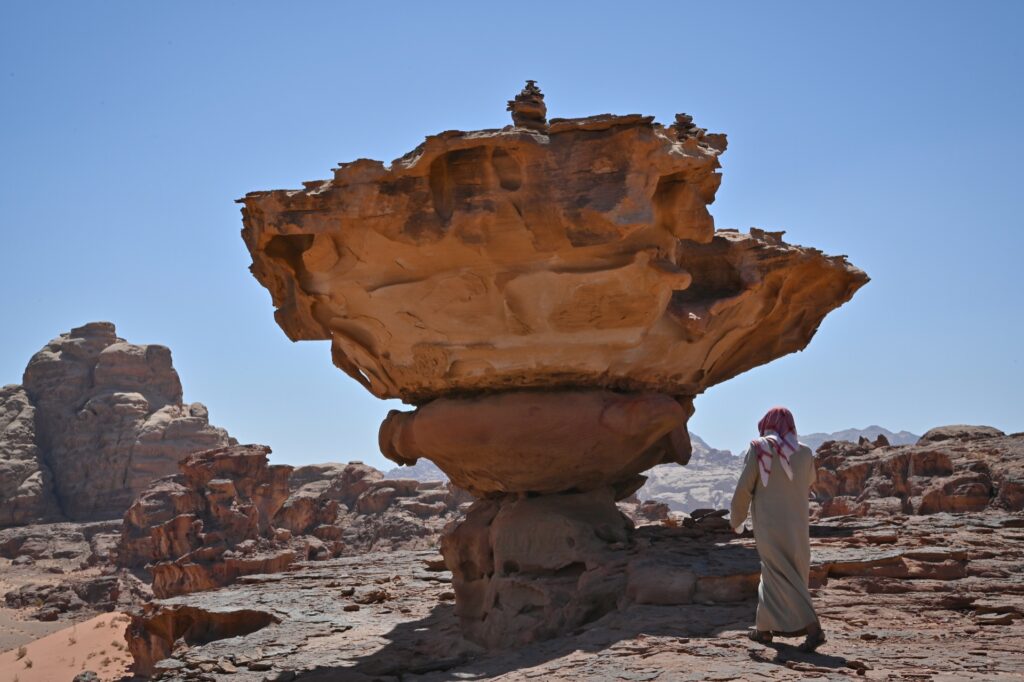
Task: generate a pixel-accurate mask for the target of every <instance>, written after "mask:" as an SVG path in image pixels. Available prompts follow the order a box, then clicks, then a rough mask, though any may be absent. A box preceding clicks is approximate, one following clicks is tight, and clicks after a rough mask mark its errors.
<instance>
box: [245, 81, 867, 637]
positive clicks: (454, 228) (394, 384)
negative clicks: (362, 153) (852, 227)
mask: <svg viewBox="0 0 1024 682" xmlns="http://www.w3.org/2000/svg"><path fill="white" fill-rule="evenodd" d="M508 108H509V111H511V112H512V123H513V124H512V125H509V126H506V127H504V128H502V129H493V130H480V131H472V132H462V131H447V132H444V133H441V134H439V135H432V136H430V137H428V138H427V139H426V140H425V141H424V142H423V144H421V145H419V146H418V147H417V148H416V149H414V150H413V151H411V152H409V153H408V154H406V155H405V156H403V157H401V158H399V159H396V160H395V161H394V162H393V163H392V164H391V165H390V166H385V165H384V164H383V163H381V162H379V161H372V160H367V159H360V160H358V161H354V162H351V163H343V164H341V165H340V166H339V167H338V168H336V169H335V170H334V174H333V177H332V178H331V179H329V180H319V181H311V182H307V183H304V189H302V190H274V191H262V192H252V193H250V194H248V195H246V196H245V198H244V199H242V200H241V203H242V204H243V209H242V215H243V222H244V229H243V230H242V237H243V239H244V240H245V243H246V246H247V247H248V248H249V251H250V253H251V254H252V258H253V265H252V268H251V270H252V273H253V275H254V276H255V277H256V278H257V279H258V280H259V281H260V283H261V284H263V285H264V286H265V287H266V288H267V289H268V290H269V291H270V294H271V297H272V299H273V303H274V306H275V307H276V308H277V312H276V314H275V319H276V320H277V322H278V324H279V325H280V326H281V328H282V329H283V330H284V331H285V332H286V333H287V334H288V336H289V337H290V338H291V339H292V340H296V341H297V340H302V339H329V340H330V341H331V348H332V357H333V360H334V364H335V365H337V366H338V367H339V368H340V369H342V370H343V371H345V372H346V373H347V374H349V376H351V377H352V378H353V379H355V380H356V381H358V382H359V383H360V384H362V385H363V386H364V387H366V389H367V390H369V391H370V392H371V393H373V394H374V395H376V396H378V397H380V398H401V399H402V400H403V401H405V402H406V403H409V404H412V405H414V406H416V409H415V411H412V412H397V411H395V412H392V413H391V414H389V416H388V418H387V419H386V420H385V422H384V424H383V425H382V427H381V431H380V444H381V450H382V452H383V453H384V454H385V455H386V456H387V457H389V458H391V459H393V460H394V461H396V462H398V463H399V464H405V465H412V464H415V462H416V461H417V459H419V458H421V457H424V458H427V459H429V460H431V461H433V462H434V463H435V464H436V465H437V466H438V467H440V468H441V469H442V470H443V471H444V472H445V473H446V474H447V475H448V476H449V477H450V478H451V480H452V481H453V482H454V483H455V484H456V485H458V486H460V487H463V488H465V489H467V490H469V491H470V492H472V493H473V494H474V495H477V496H478V497H480V498H482V499H481V501H480V502H479V503H478V504H477V505H476V506H474V508H473V510H472V511H471V513H470V515H469V517H468V518H467V520H466V521H465V522H464V523H463V524H462V525H460V526H459V527H458V528H456V529H454V530H453V531H452V532H451V534H449V535H448V537H447V538H446V539H445V541H444V547H445V557H446V561H447V562H448V564H449V566H451V567H452V570H453V572H454V573H455V574H456V578H457V587H456V600H457V606H458V609H459V612H460V616H461V618H462V622H463V624H464V625H465V629H466V633H467V635H469V636H470V637H472V638H473V639H476V640H478V641H481V642H484V643H487V644H489V645H507V644H510V643H514V642H516V641H522V638H523V637H529V638H534V637H542V636H547V635H550V634H554V633H556V632H561V631H563V630H565V629H566V628H571V627H574V626H575V625H577V624H579V623H580V622H583V621H585V620H586V619H588V618H590V617H592V616H594V614H599V613H601V612H603V610H604V609H606V606H605V604H606V603H607V600H608V599H611V596H612V595H613V593H614V592H615V589H618V588H617V587H615V586H613V585H611V584H610V583H607V582H606V581H605V579H604V578H603V577H602V576H603V575H604V570H603V569H602V566H606V565H608V564H609V562H614V561H615V559H614V556H616V554H615V552H614V550H611V549H610V547H612V546H613V545H615V544H616V543H623V542H625V540H626V536H627V531H628V524H625V523H624V522H623V520H622V518H621V515H619V514H618V512H617V511H616V510H615V507H614V501H615V499H617V498H622V497H626V496H628V495H629V494H631V493H632V492H634V491H635V490H636V489H637V488H638V487H639V486H640V485H641V484H642V483H643V477H642V476H641V475H640V474H641V473H642V472H643V471H645V470H646V469H649V468H650V467H653V466H655V465H657V464H660V463H666V462H675V463H680V464H682V463H685V462H686V461H687V460H688V458H689V455H690V442H689V438H688V435H687V431H686V421H687V419H688V418H689V416H690V415H691V413H692V411H693V398H694V397H695V396H696V395H698V394H700V393H701V392H703V391H704V390H706V389H707V388H708V387H710V386H713V385H715V384H717V383H720V382H722V381H725V380H727V379H729V378H731V377H733V376H736V375H737V374H739V373H741V372H744V371H746V370H748V369H751V368H753V367H756V366H758V365H761V364H764V363H766V362H769V361H771V360H773V359H775V358H777V357H780V356H782V355H786V354H787V353H792V352H795V351H798V350H801V349H803V348H804V347H805V346H806V345H807V343H809V342H810V339H811V337H812V336H813V335H814V333H815V331H816V330H817V328H818V325H819V324H820V323H821V321H822V319H823V318H824V317H825V315H826V314H828V312H830V311H831V310H833V309H834V308H836V307H838V306H840V305H842V304H843V303H844V302H846V301H848V300H849V299H850V298H851V297H852V296H853V294H854V292H856V290H857V289H858V288H860V287H861V286H863V285H864V284H865V283H866V282H867V281H868V278H867V276H866V275H865V274H864V273H863V272H862V271H860V270H858V269H857V268H855V267H853V266H852V265H850V264H849V263H848V262H847V261H846V259H845V257H831V256H826V255H824V254H822V253H821V252H820V251H817V250H815V249H811V248H805V247H800V246H794V245H791V244H787V243H786V242H785V241H783V239H782V234H783V233H781V232H768V231H764V230H759V229H756V228H751V230H750V232H749V233H748V234H743V233H740V232H737V231H734V230H719V231H717V232H716V230H715V224H714V219H713V218H712V217H711V214H710V213H709V212H708V210H707V206H708V205H709V204H710V203H711V202H712V201H714V197H715V192H716V191H717V189H718V186H719V183H720V181H721V176H720V174H719V173H718V172H717V169H718V168H719V167H720V164H719V156H720V155H721V154H722V153H723V152H724V151H725V149H726V139H725V136H724V135H720V134H713V133H708V132H706V131H705V130H704V129H702V128H699V127H697V126H696V125H695V124H694V123H693V118H692V117H691V116H688V115H685V114H680V115H679V116H677V117H676V121H675V124H674V125H672V126H669V127H666V126H663V125H661V124H660V123H657V122H655V121H654V119H653V118H652V117H650V116H641V115H639V114H629V115H625V116H616V115H610V114H604V115H599V116H590V117H586V118H578V119H560V118H551V119H548V118H547V105H546V104H545V102H544V95H543V94H542V92H541V90H540V88H539V87H537V85H536V83H534V82H532V81H530V82H528V83H527V85H526V87H525V88H524V89H523V91H522V92H520V93H519V95H517V96H516V97H515V98H514V99H513V100H511V101H510V102H509V103H508ZM524 633H525V634H524Z"/></svg>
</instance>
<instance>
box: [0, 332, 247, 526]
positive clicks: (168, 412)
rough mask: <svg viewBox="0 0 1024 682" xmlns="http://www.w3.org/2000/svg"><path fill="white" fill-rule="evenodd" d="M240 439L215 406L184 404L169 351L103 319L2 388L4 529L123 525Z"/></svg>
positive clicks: (0, 519) (55, 344)
mask: <svg viewBox="0 0 1024 682" xmlns="http://www.w3.org/2000/svg"><path fill="white" fill-rule="evenodd" d="M230 442H233V441H232V440H231V438H230V437H229V436H228V434H227V432H225V431H224V429H220V428H216V427H213V426H211V425H210V423H209V419H208V415H207V410H206V407H204V406H203V405H202V404H200V403H192V404H185V403H183V402H182V392H181V382H180V380H179V379H178V373H177V372H175V371H174V367H173V366H172V365H171V352H170V350H168V349H167V348H166V347H164V346H158V345H135V344H130V343H127V342H126V341H125V340H124V339H121V338H118V336H117V334H116V330H115V329H114V325H113V324H111V323H109V322H93V323H90V324H87V325H84V326H82V327H78V328H75V329H72V330H71V331H70V332H68V333H66V334H61V335H60V336H58V337H57V338H56V339H54V340H52V341H50V342H49V343H48V344H47V345H46V346H45V347H44V348H43V349H42V350H40V351H39V352H38V353H36V354H35V355H34V356H32V359H31V360H30V361H29V363H28V367H27V368H26V369H25V376H24V380H23V386H21V387H18V386H7V387H4V388H3V389H0V526H2V525H19V524H24V523H29V522H39V521H51V520H55V519H61V518H65V519H68V520H72V521H87V520H96V519H109V518H117V517H119V516H120V515H122V514H123V513H124V510H125V509H127V508H128V506H129V505H130V504H131V501H132V499H133V498H134V497H135V495H137V494H138V493H139V492H140V491H141V490H142V489H143V488H145V487H146V485H148V484H149V482H150V481H152V480H153V479H155V478H159V477H160V476H166V475H168V474H171V473H173V472H174V471H175V470H176V469H177V464H178V461H179V460H181V459H182V458H184V457H185V456H186V455H188V454H190V453H192V452H195V451H197V450H203V449H207V448H211V447H218V446H223V445H227V444H229V443H230Z"/></svg>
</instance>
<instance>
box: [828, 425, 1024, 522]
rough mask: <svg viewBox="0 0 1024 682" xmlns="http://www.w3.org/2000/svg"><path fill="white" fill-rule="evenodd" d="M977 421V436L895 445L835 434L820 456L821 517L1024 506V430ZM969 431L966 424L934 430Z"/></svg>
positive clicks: (949, 431) (922, 439)
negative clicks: (1007, 432) (836, 438)
mask: <svg viewBox="0 0 1024 682" xmlns="http://www.w3.org/2000/svg"><path fill="white" fill-rule="evenodd" d="M972 428H973V431H972V433H973V435H970V436H966V437H965V436H950V437H943V438H936V439H930V438H927V436H928V434H925V436H924V437H922V438H921V440H920V441H919V443H918V444H917V445H903V446H889V445H888V444H887V443H885V442H884V441H882V440H879V441H876V442H874V443H871V442H869V441H867V440H866V439H864V440H862V442H861V443H849V442H844V441H829V442H826V443H824V444H823V445H822V446H821V447H820V448H818V452H817V453H816V455H815V461H816V462H817V467H818V481H817V483H816V484H815V486H814V489H813V491H814V498H815V501H816V502H817V503H818V504H819V505H820V509H819V514H820V515H821V516H838V515H844V514H856V515H866V514H871V515H874V514H885V515H891V514H894V513H895V514H900V513H902V514H935V513H938V512H976V511H982V510H984V509H986V508H988V507H996V508H1002V509H1007V510H1011V511H1020V510H1022V509H1024V435H1021V434H1016V435H1011V436H1005V435H1002V432H1001V431H997V430H995V429H990V427H982V428H983V429H986V430H983V431H978V430H977V427H972ZM951 432H953V433H960V434H965V433H967V431H965V427H940V428H938V429H932V431H929V432H928V433H951Z"/></svg>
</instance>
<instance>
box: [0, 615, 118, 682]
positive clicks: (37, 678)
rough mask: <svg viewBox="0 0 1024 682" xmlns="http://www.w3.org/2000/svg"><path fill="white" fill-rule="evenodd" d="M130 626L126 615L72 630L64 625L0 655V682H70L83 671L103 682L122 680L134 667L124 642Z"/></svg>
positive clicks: (102, 617)
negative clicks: (127, 627)
mask: <svg viewBox="0 0 1024 682" xmlns="http://www.w3.org/2000/svg"><path fill="white" fill-rule="evenodd" d="M127 622H128V617H127V616H125V615H124V614H120V613H104V614H102V615H100V616H96V617H95V618H92V619H90V620H87V621H83V622H81V623H76V624H74V625H72V626H70V627H68V626H67V625H66V624H63V625H65V627H63V628H62V629H60V630H58V631H56V632H52V633H50V634H48V635H46V636H45V637H42V638H41V639H37V640H35V641H32V642H29V643H28V644H25V645H24V648H23V649H14V650H11V651H6V652H4V653H3V654H0V682H70V681H71V679H72V678H74V676H75V675H76V674H78V673H80V672H82V671H83V670H92V671H93V672H95V673H96V674H97V675H99V678H100V679H101V680H119V679H121V678H122V677H124V676H125V674H126V673H127V671H128V666H129V664H130V663H131V656H130V655H129V654H128V651H127V650H126V648H125V642H124V629H125V626H126V624H127ZM23 624H25V625H27V624H28V623H23ZM40 625H51V624H49V623H40Z"/></svg>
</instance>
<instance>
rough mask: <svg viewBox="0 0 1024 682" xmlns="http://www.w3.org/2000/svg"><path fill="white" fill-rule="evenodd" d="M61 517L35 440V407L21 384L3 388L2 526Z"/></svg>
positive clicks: (0, 413) (0, 401) (0, 406)
mask: <svg viewBox="0 0 1024 682" xmlns="http://www.w3.org/2000/svg"><path fill="white" fill-rule="evenodd" d="M60 518H61V511H60V507H59V506H58V505H57V500H56V499H55V498H54V496H53V475H52V474H51V473H50V467H49V466H47V465H46V462H45V461H43V458H42V457H41V456H40V454H39V446H38V444H37V443H36V408H35V407H33V405H32V401H31V400H29V397H28V394H27V393H25V389H24V388H22V387H21V386H18V385H15V384H12V385H9V386H4V387H2V388H0V527H3V526H17V525H22V524H26V523H30V522H32V521H36V522H46V521H55V520H57V519H60Z"/></svg>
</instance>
